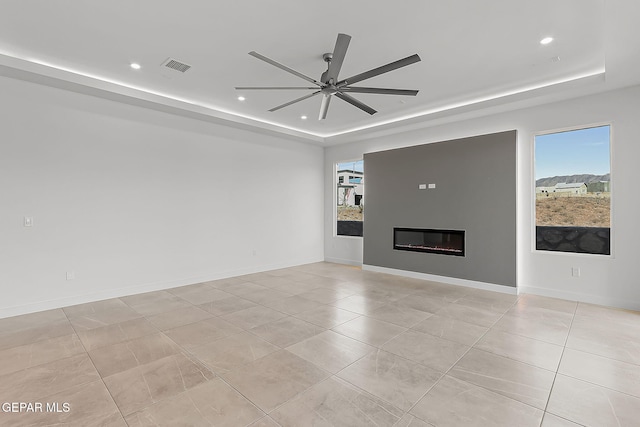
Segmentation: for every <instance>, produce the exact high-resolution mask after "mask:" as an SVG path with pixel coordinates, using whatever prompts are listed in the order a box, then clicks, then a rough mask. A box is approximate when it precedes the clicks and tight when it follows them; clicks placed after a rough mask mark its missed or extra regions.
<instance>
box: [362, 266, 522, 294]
mask: <svg viewBox="0 0 640 427" xmlns="http://www.w3.org/2000/svg"><path fill="white" fill-rule="evenodd" d="M362 269H363V270H366V271H373V272H376V273H386V274H393V275H396V276H403V277H411V278H413V279H422V280H431V281H432V282H440V283H446V284H448V285H455V286H466V287H467V288H475V289H483V290H485V291H493V292H501V293H503V294H511V295H516V294H517V289H516V288H515V287H512V286H504V285H496V284H495V283H486V282H477V281H475V280H467V279H458V278H456V277H447V276H438V275H435V274H427V273H418V272H415V271H407V270H396V269H395V268H387V267H378V266H376V265H367V264H363V265H362Z"/></svg>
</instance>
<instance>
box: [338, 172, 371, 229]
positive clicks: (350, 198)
mask: <svg viewBox="0 0 640 427" xmlns="http://www.w3.org/2000/svg"><path fill="white" fill-rule="evenodd" d="M336 177H337V179H336V183H337V193H336V205H337V206H336V209H337V214H336V218H337V227H336V229H337V234H338V236H362V224H363V223H362V221H363V216H364V199H363V196H364V163H363V161H362V160H358V161H355V162H345V163H338V164H337V165H336Z"/></svg>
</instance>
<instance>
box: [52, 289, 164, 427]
mask: <svg viewBox="0 0 640 427" xmlns="http://www.w3.org/2000/svg"><path fill="white" fill-rule="evenodd" d="M118 299H119V298H118ZM122 302H123V303H124V301H122ZM125 304H126V303H125ZM62 312H63V313H64V315H65V317H66V318H67V322H69V324H70V325H71V328H72V329H73V332H74V333H75V334H76V336H77V337H78V341H80V344H81V345H82V348H83V349H84V351H85V353H86V354H87V358H88V359H89V361H91V365H92V366H93V369H95V371H96V373H97V374H98V377H99V378H100V382H101V383H102V385H103V386H104V389H105V390H106V391H107V393H108V394H109V397H110V398H111V402H112V403H113V406H115V408H116V409H117V410H118V413H119V414H120V418H121V419H122V422H124V423H125V424H126V425H129V423H127V421H126V420H125V418H124V414H123V413H122V410H121V409H120V407H119V406H118V405H117V404H116V400H115V399H114V398H113V394H112V393H111V390H109V387H107V384H106V383H105V382H104V378H103V377H102V374H101V373H100V371H98V368H97V367H96V364H95V363H94V361H93V358H92V357H91V354H89V351H88V350H87V348H86V346H85V345H84V342H82V340H81V339H80V336H79V335H78V331H77V330H76V327H75V326H74V325H73V323H72V322H71V320H69V316H68V315H67V312H66V311H64V308H63V309H62ZM154 327H155V326H154Z"/></svg>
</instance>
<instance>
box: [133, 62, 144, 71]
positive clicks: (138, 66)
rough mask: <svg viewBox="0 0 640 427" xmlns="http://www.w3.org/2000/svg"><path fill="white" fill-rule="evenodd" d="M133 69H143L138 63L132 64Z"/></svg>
mask: <svg viewBox="0 0 640 427" xmlns="http://www.w3.org/2000/svg"><path fill="white" fill-rule="evenodd" d="M131 68H133V69H134V70H139V69H140V68H142V67H141V66H140V64H138V63H137V62H132V63H131Z"/></svg>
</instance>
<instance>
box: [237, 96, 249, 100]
mask: <svg viewBox="0 0 640 427" xmlns="http://www.w3.org/2000/svg"><path fill="white" fill-rule="evenodd" d="M245 99H247V98H245V97H244V96H239V97H238V101H244V100H245Z"/></svg>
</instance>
